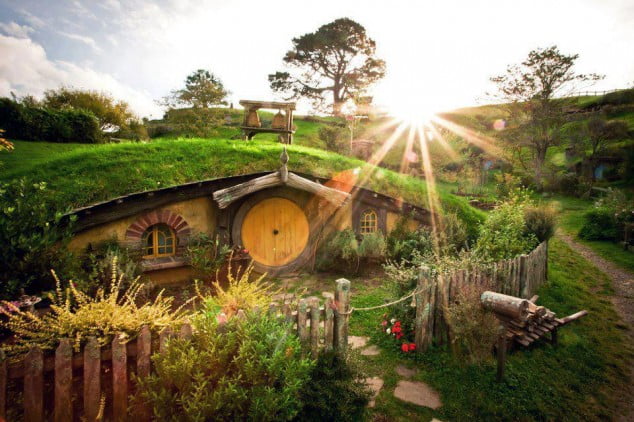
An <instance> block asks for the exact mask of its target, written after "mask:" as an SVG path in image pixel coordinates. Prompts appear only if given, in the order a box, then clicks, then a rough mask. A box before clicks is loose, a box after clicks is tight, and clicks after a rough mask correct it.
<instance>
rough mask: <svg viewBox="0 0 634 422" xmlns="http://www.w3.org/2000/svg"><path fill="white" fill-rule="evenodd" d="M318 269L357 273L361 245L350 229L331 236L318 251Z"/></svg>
mask: <svg viewBox="0 0 634 422" xmlns="http://www.w3.org/2000/svg"><path fill="white" fill-rule="evenodd" d="M317 268H318V269H320V270H326V271H327V270H333V269H340V270H343V271H347V272H353V273H356V272H357V270H358V269H359V243H358V242H357V237H356V234H355V233H354V231H353V230H352V229H350V228H348V229H345V230H342V231H338V232H335V233H334V234H331V235H330V236H329V237H328V238H327V239H326V240H325V241H324V242H323V243H322V244H321V245H320V248H319V250H318V251H317Z"/></svg>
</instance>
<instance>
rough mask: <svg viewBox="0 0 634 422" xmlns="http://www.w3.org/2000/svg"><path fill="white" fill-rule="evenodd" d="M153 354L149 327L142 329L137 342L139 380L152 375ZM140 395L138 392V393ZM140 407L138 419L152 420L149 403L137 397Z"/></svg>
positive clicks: (137, 409) (137, 413) (145, 326)
mask: <svg viewBox="0 0 634 422" xmlns="http://www.w3.org/2000/svg"><path fill="white" fill-rule="evenodd" d="M151 353H152V334H151V333H150V329H149V327H148V326H147V325H144V326H143V327H142V328H141V332H140V333H139V337H138V338H137V340H136V374H137V377H138V378H146V377H148V376H149V375H150V368H151V364H150V355H151ZM137 395H138V391H137ZM137 398H138V400H137V403H138V406H137V408H136V418H137V419H138V420H139V421H142V422H145V421H149V420H150V418H151V411H150V408H149V406H148V405H147V403H144V402H143V401H142V400H141V397H137Z"/></svg>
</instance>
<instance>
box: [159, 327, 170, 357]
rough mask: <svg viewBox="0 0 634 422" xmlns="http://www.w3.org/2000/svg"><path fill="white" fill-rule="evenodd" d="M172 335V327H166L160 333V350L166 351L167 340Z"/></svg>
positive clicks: (161, 351)
mask: <svg viewBox="0 0 634 422" xmlns="http://www.w3.org/2000/svg"><path fill="white" fill-rule="evenodd" d="M171 336H172V329H171V328H170V327H165V328H163V329H162V330H161V332H160V333H159V352H160V353H163V352H165V350H166V348H167V340H169V338H170V337H171Z"/></svg>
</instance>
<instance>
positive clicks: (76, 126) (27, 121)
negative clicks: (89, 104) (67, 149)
mask: <svg viewBox="0 0 634 422" xmlns="http://www.w3.org/2000/svg"><path fill="white" fill-rule="evenodd" d="M0 126H2V127H3V128H4V129H5V130H6V131H7V136H8V137H10V138H13V139H23V140H26V141H47V142H80V143H89V144H90V143H93V144H94V143H99V142H102V141H103V137H102V133H101V129H100V128H99V122H98V120H97V118H96V117H95V116H94V115H93V114H92V113H90V112H88V111H85V110H74V109H64V110H53V109H49V108H42V107H37V106H31V105H23V104H19V103H17V102H15V101H13V100H10V99H9V98H0Z"/></svg>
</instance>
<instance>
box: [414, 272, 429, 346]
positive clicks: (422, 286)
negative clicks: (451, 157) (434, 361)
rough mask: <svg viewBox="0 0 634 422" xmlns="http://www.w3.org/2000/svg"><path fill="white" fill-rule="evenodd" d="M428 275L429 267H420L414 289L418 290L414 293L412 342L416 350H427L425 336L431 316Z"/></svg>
mask: <svg viewBox="0 0 634 422" xmlns="http://www.w3.org/2000/svg"><path fill="white" fill-rule="evenodd" d="M429 276H430V273H429V268H427V267H424V268H422V269H421V272H420V274H419V276H418V283H417V285H416V289H417V290H418V292H417V293H416V295H415V297H416V299H415V300H416V320H415V327H416V332H415V333H414V342H415V343H416V351H418V352H424V351H425V350H427V344H428V342H427V337H428V336H429V332H428V330H429V318H430V317H431V315H430V314H431V305H430V303H429V299H430V297H429V294H430V293H429V291H430V283H431V281H430V280H429Z"/></svg>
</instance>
